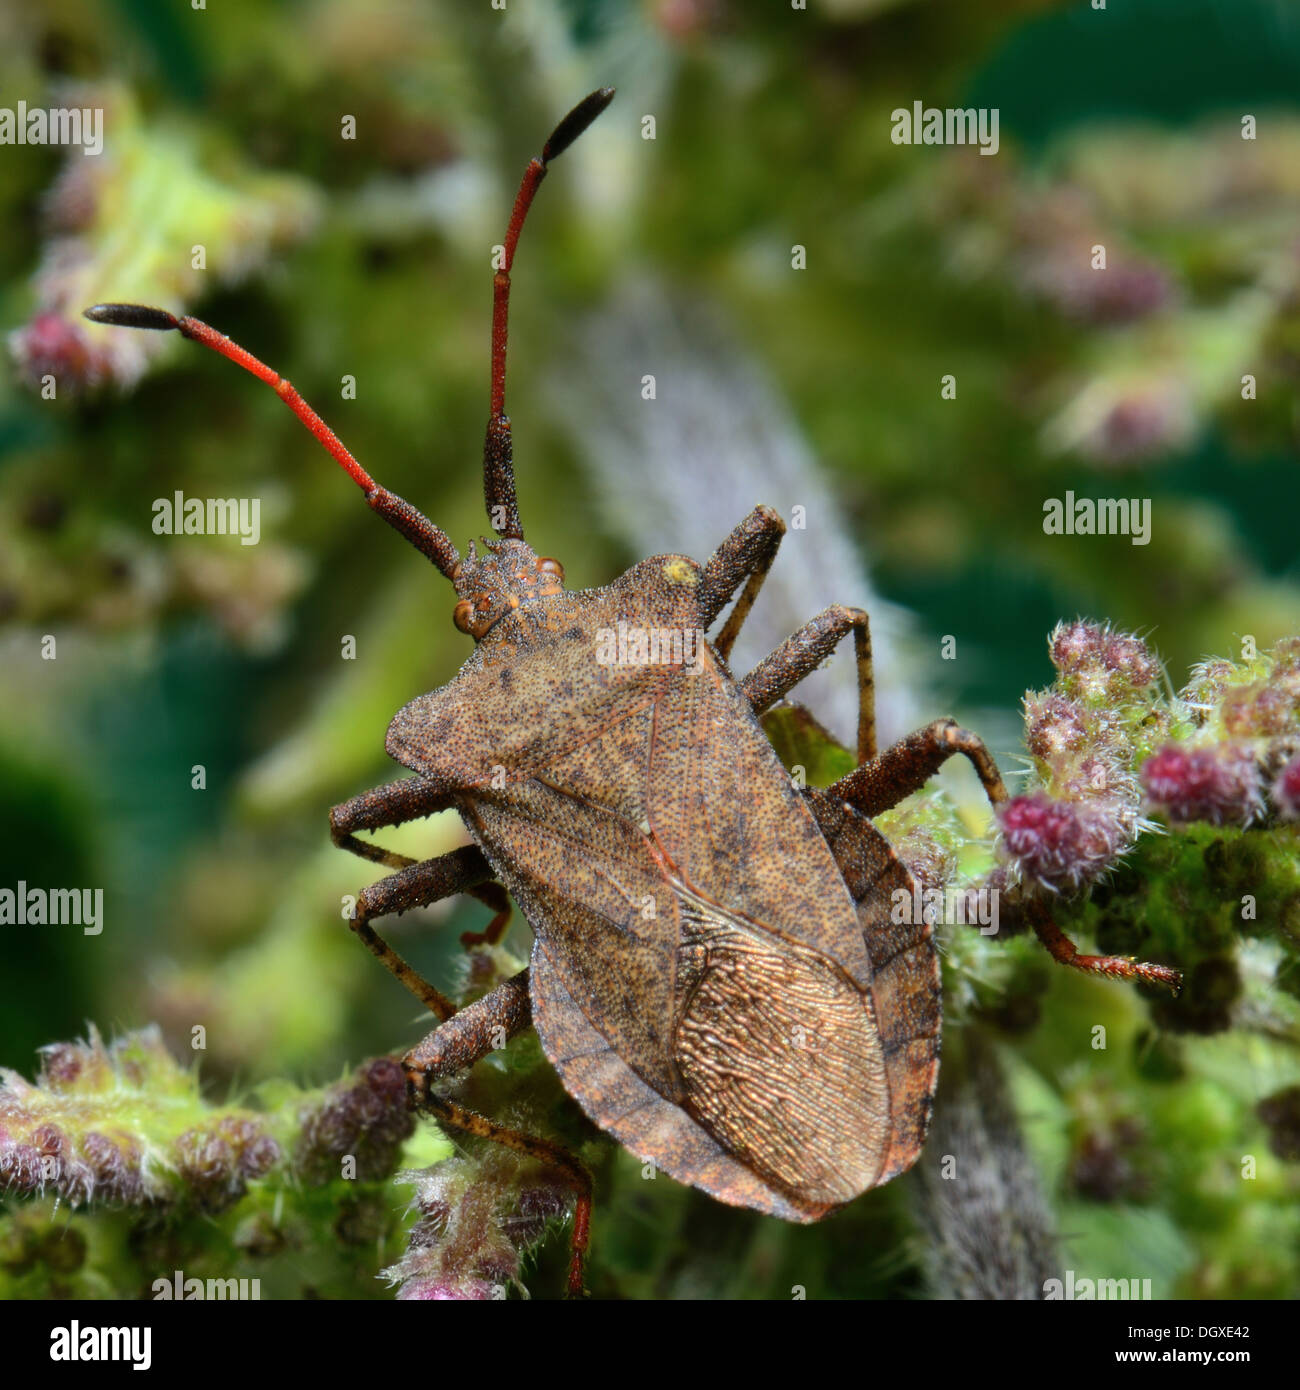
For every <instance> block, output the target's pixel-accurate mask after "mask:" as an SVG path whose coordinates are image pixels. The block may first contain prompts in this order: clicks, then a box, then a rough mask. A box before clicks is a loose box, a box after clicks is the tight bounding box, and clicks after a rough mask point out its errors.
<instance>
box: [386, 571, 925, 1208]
mask: <svg viewBox="0 0 1300 1390" xmlns="http://www.w3.org/2000/svg"><path fill="white" fill-rule="evenodd" d="M699 577H700V567H699V566H698V565H696V564H695V563H694V562H692V561H690V560H688V559H686V558H685V557H682V556H657V557H654V558H652V559H649V560H646V561H644V562H643V563H642V564H639V565H637V566H635V567H634V568H633V569H631V570H629V571H628V572H627V574H625V575H624V576H623V577H622V578H621V579H620V580H618V581H617V582H616V583H615V584H613V585H611V586H610V587H608V588H605V589H599V590H594V591H587V592H581V593H572V594H563V595H559V596H555V597H551V598H547V599H543V600H539V601H537V602H536V603H532V604H528V605H526V606H522V607H520V608H518V609H516V610H515V611H512V612H510V613H509V614H508V615H507V616H505V617H503V618H502V619H500V621H498V622H497V623H496V625H495V626H494V627H493V628H492V629H491V631H490V632H489V633H488V634H487V635H486V636H485V637H484V638H483V640H482V642H481V643H480V645H479V647H478V648H477V650H476V651H475V653H474V655H473V656H471V657H470V659H469V661H467V662H466V664H465V666H464V668H463V669H462V671H461V673H460V675H459V676H458V677H457V678H456V679H455V680H454V681H452V682H451V683H450V684H449V685H447V686H445V687H443V688H442V689H441V690H438V691H435V692H433V693H432V694H429V695H424V696H421V697H420V698H419V699H417V700H415V701H413V702H412V703H411V704H409V705H408V706H407V707H406V708H405V709H404V710H402V712H401V713H400V714H399V715H398V716H397V718H396V719H395V720H394V721H393V724H392V726H391V728H390V730H389V734H388V751H389V753H390V754H391V755H392V756H393V757H395V758H396V759H397V760H398V761H400V762H402V763H403V764H405V765H406V766H407V767H409V768H412V769H413V770H415V771H416V772H418V773H420V774H422V775H423V776H424V777H426V778H428V779H429V780H430V782H431V783H434V784H436V785H437V786H438V787H439V788H440V789H446V790H447V791H449V792H450V793H451V795H452V797H453V802H454V804H455V805H456V806H457V808H458V809H459V810H460V812H461V814H462V816H463V817H464V819H465V822H466V824H467V825H468V827H469V829H470V831H471V833H472V834H473V836H474V838H475V840H476V841H477V842H478V844H479V845H480V846H481V847H482V849H483V851H484V853H485V854H486V856H487V859H488V861H489V863H490V864H491V865H492V867H493V869H494V870H495V872H496V874H497V876H498V877H499V878H500V880H501V882H503V883H504V884H505V885H506V886H507V887H508V888H509V889H510V891H511V894H512V895H513V897H514V899H515V901H516V902H518V903H519V905H520V907H521V908H522V909H523V911H524V914H525V915H526V916H527V918H528V920H529V922H530V924H531V925H532V928H533V931H534V937H535V939H534V947H533V955H532V970H531V976H530V980H531V994H532V1010H533V1022H534V1024H535V1025H536V1027H537V1031H538V1035H539V1037H540V1039H541V1042H542V1045H543V1048H544V1049H545V1051H546V1054H547V1056H548V1057H549V1058H550V1060H551V1061H552V1063H553V1064H554V1065H555V1066H556V1068H557V1069H558V1071H559V1073H560V1075H561V1078H562V1079H563V1081H564V1084H565V1087H566V1089H567V1090H568V1091H569V1092H570V1093H571V1094H572V1095H573V1096H574V1097H575V1098H576V1099H577V1100H578V1101H579V1103H580V1104H581V1105H582V1107H583V1109H584V1110H585V1111H586V1112H587V1114H588V1115H589V1116H590V1117H591V1118H592V1120H594V1121H595V1122H596V1123H597V1124H598V1125H600V1126H601V1127H602V1128H603V1129H605V1130H607V1131H609V1132H610V1133H611V1134H613V1135H614V1137H615V1138H617V1139H618V1140H619V1141H620V1142H622V1143H623V1144H625V1145H627V1146H628V1147H629V1148H631V1149H632V1150H633V1151H634V1152H636V1153H638V1154H641V1155H643V1156H645V1157H649V1158H653V1159H654V1161H655V1162H656V1164H657V1165H658V1166H659V1167H661V1168H662V1169H663V1170H664V1171H665V1172H667V1173H669V1174H671V1175H672V1176H673V1177H676V1178H679V1179H681V1180H682V1181H684V1182H690V1183H694V1184H695V1185H696V1186H699V1187H702V1188H704V1189H705V1190H706V1191H708V1192H710V1193H712V1194H713V1195H714V1196H717V1197H720V1198H722V1199H724V1200H726V1201H730V1202H737V1203H742V1204H744V1205H746V1206H751V1207H755V1208H757V1209H759V1210H762V1211H767V1212H771V1213H773V1214H775V1215H778V1216H783V1217H786V1218H788V1219H794V1220H813V1219H816V1218H817V1217H820V1216H822V1215H824V1214H825V1212H826V1211H827V1210H828V1209H830V1208H831V1207H834V1206H838V1205H841V1204H842V1203H844V1202H847V1201H849V1200H851V1199H852V1198H853V1197H855V1196H857V1195H858V1194H859V1193H860V1192H862V1191H864V1190H865V1189H867V1188H869V1187H872V1186H874V1185H875V1184H876V1183H878V1182H880V1181H883V1180H884V1179H886V1178H888V1177H891V1176H893V1174H894V1173H896V1172H898V1171H899V1170H900V1169H902V1168H905V1167H907V1166H908V1165H909V1164H910V1163H911V1162H912V1160H913V1159H914V1158H915V1156H916V1153H917V1152H918V1151H919V1146H920V1141H921V1139H922V1137H923V1133H924V1124H925V1116H926V1113H927V1107H928V1101H929V1097H930V1094H931V1092H932V1089H933V1084H934V1077H935V1069H936V1068H935V1061H936V1052H937V1044H938V1024H939V1017H938V1004H937V1000H938V995H937V984H938V980H937V962H936V960H935V957H934V953H933V948H932V945H931V942H930V940H929V936H928V933H924V932H923V933H921V934H919V935H920V939H919V940H917V941H916V942H915V944H914V945H912V946H911V949H910V951H908V952H906V953H905V954H904V955H902V956H899V955H895V956H894V957H893V958H892V959H891V960H889V961H888V962H884V963H883V972H882V975H881V977H880V979H879V980H877V977H876V974H875V971H874V970H873V961H872V952H871V948H870V946H869V943H868V941H867V938H866V934H865V933H864V930H863V926H862V923H861V921H860V919H859V915H858V908H857V905H856V904H855V902H854V900H853V898H852V897H851V896H850V894H849V890H848V888H847V887H846V886H845V881H844V877H843V874H842V873H841V871H840V869H839V867H838V865H837V864H836V861H835V858H834V856H833V854H832V852H831V849H830V847H829V845H828V844H827V841H826V838H825V836H824V835H823V834H822V832H821V830H820V828H819V826H818V823H817V818H816V815H815V811H817V810H819V809H820V810H822V811H823V814H826V813H827V812H826V810H825V808H823V806H822V803H821V802H820V801H814V802H813V803H812V805H811V806H810V805H809V803H808V801H807V799H806V798H805V797H804V796H802V795H801V794H800V793H799V792H798V791H797V790H796V789H795V787H794V786H793V784H792V782H791V779H790V776H789V774H788V773H787V772H786V770H785V769H784V768H783V767H782V766H781V763H780V762H779V760H778V759H777V757H776V755H775V753H774V752H773V750H772V747H771V744H770V743H769V742H768V740H767V738H766V736H765V735H764V733H763V731H762V729H761V728H760V726H759V724H758V721H757V719H756V718H755V717H754V715H753V713H752V712H751V709H750V706H749V703H748V701H747V700H746V699H745V697H744V695H743V694H742V693H741V691H740V689H739V688H738V687H737V685H736V684H735V683H734V682H733V681H732V679H731V677H730V675H729V674H728V672H727V670H726V669H725V667H724V666H723V664H722V663H721V662H720V661H719V660H718V658H717V657H716V655H715V654H714V652H713V651H712V649H711V648H709V647H707V646H701V648H700V649H699V651H698V653H697V659H696V660H695V661H694V662H693V663H692V664H691V666H690V667H687V666H685V665H683V664H680V663H679V664H676V665H674V664H668V663H663V662H656V663H654V664H641V665H623V666H620V665H614V664H600V663H599V662H598V661H597V659H596V655H597V635H598V633H599V632H600V631H601V630H602V629H603V630H605V631H606V632H612V631H615V630H617V628H618V625H619V624H620V623H622V624H624V625H625V630H638V631H640V632H646V633H648V632H652V631H653V632H663V633H677V634H680V633H695V632H698V631H701V630H702V629H703V626H704V625H705V622H704V620H705V619H706V617H707V615H706V614H702V613H701V612H700V610H699V605H698V604H697V602H696V591H697V587H698V584H699ZM501 648H508V649H509V652H510V656H509V658H508V659H507V660H501V659H498V658H499V649H501ZM521 671H522V672H526V676H522V677H521V675H520V672H521ZM521 680H524V681H526V689H525V690H521V689H520V688H519V686H520V681H521ZM521 700H524V701H525V702H526V704H527V707H528V708H529V710H530V711H532V712H534V713H535V716H536V717H535V718H531V719H527V720H522V721H521V720H520V719H519V717H518V711H519V706H520V701H521ZM494 779H495V784H496V785H495V786H494ZM857 819H858V821H859V822H860V824H859V825H857V826H855V827H854V831H853V832H852V833H854V834H856V835H857V836H858V837H859V840H860V842H861V844H862V845H863V846H864V847H865V848H866V853H867V854H868V855H869V854H870V852H871V850H875V851H876V855H875V859H876V862H875V874H876V877H875V881H874V882H873V883H872V884H870V885H869V889H871V890H875V892H876V894H877V895H880V896H879V898H878V899H877V898H873V899H872V900H871V903H870V906H869V908H868V913H867V915H868V916H869V918H871V919H872V920H874V921H881V920H883V921H888V917H887V915H885V916H883V917H882V916H881V915H880V914H879V912H878V911H877V908H878V907H879V906H880V905H881V904H882V902H883V904H886V905H887V903H888V901H889V897H888V892H890V891H892V890H894V889H896V888H899V887H903V888H906V889H908V890H909V891H910V885H911V880H910V878H909V876H908V875H907V873H906V871H905V870H904V869H903V868H902V866H901V865H900V864H899V863H898V861H897V860H896V859H895V858H894V856H893V854H892V852H891V851H889V850H888V848H887V847H886V846H885V844H884V842H883V840H881V839H880V837H879V836H877V835H876V834H875V832H874V831H873V830H872V829H871V827H870V824H869V822H867V821H866V820H865V818H863V817H860V816H859V817H858V818H857ZM886 944H887V938H886V935H885V934H884V933H882V935H881V945H886ZM880 988H883V989H884V990H885V1003H886V1008H887V1011H888V1013H889V1015H890V1017H891V1020H892V1019H893V1018H895V1017H897V1016H898V1010H897V1009H896V1008H895V1007H894V1004H895V1001H896V998H897V997H898V996H899V994H900V992H901V994H902V995H903V996H905V997H906V996H912V995H917V996H919V998H920V999H921V1000H926V1001H932V1002H931V1003H928V1004H925V1005H923V1006H921V1007H918V1008H915V1009H913V1010H910V1011H907V1012H906V1021H905V1022H903V1023H902V1024H901V1026H900V1027H891V1028H890V1029H889V1031H888V1035H887V1036H882V1030H881V1025H880V1019H879V1017H878V1013H879V1011H878V1009H877V1005H876V1002H875V997H876V992H877V990H878V989H880Z"/></svg>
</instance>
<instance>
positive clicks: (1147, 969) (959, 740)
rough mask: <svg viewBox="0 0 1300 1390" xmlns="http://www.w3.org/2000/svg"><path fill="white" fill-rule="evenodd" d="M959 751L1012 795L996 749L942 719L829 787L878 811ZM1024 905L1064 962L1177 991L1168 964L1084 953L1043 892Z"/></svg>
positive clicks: (992, 789)
mask: <svg viewBox="0 0 1300 1390" xmlns="http://www.w3.org/2000/svg"><path fill="white" fill-rule="evenodd" d="M954 753H961V754H963V755H964V756H965V757H967V758H969V759H970V761H971V764H972V766H973V767H974V768H975V771H976V773H977V774H978V775H979V779H980V782H981V783H982V784H983V787H984V792H985V795H987V797H988V799H989V801H990V802H991V803H992V805H993V806H994V807H995V808H996V807H998V806H999V805H1001V804H1002V802H1004V801H1005V800H1006V799H1007V789H1006V787H1005V785H1004V784H1003V781H1002V776H1001V774H1000V773H999V772H998V768H997V764H996V763H995V762H994V761H993V755H992V754H991V753H990V752H989V750H988V748H987V746H986V745H985V743H984V740H983V739H981V738H980V737H979V736H978V735H976V734H973V733H971V732H970V730H969V729H963V728H962V727H961V725H959V724H958V723H957V722H956V720H953V719H937V720H935V722H934V723H933V724H927V725H926V726H925V728H924V729H918V730H917V731H916V732H915V733H914V734H909V735H908V736H907V737H906V738H904V739H900V740H899V742H898V743H896V744H894V745H893V747H892V748H886V749H885V751H884V752H883V753H881V754H880V756H879V757H877V758H873V759H872V760H871V761H870V762H868V763H864V764H863V765H862V766H861V767H859V768H857V769H855V770H854V771H853V772H851V773H849V775H848V776H847V777H842V778H841V779H840V780H839V781H838V782H836V783H835V785H834V786H832V787H831V788H830V789H829V790H830V791H831V792H832V794H834V795H836V796H839V797H841V798H842V799H843V800H845V801H847V802H849V804H850V805H852V806H855V807H856V808H857V809H858V810H859V811H861V812H862V813H863V814H864V815H866V816H878V815H879V814H880V813H881V812H882V811H887V810H889V809H890V808H891V807H893V806H897V805H898V803H899V802H900V801H901V800H902V799H903V798H904V797H906V796H910V795H911V793H912V792H915V791H919V790H920V789H921V788H922V787H923V786H924V785H925V784H926V783H927V782H928V781H929V780H930V778H931V777H933V776H934V774H935V773H936V772H937V771H938V770H939V768H940V767H941V766H942V765H943V764H944V763H945V762H946V761H947V760H948V759H949V758H950V757H952V756H953V754H954ZM1021 907H1022V908H1023V911H1024V913H1025V916H1026V918H1027V919H1028V921H1029V924H1030V925H1031V926H1032V927H1033V929H1034V932H1035V933H1036V935H1037V936H1038V939H1039V940H1040V941H1041V942H1042V943H1043V945H1044V946H1045V947H1046V948H1047V950H1048V952H1049V953H1050V954H1051V956H1052V959H1053V960H1055V961H1056V962H1058V964H1060V965H1068V966H1070V967H1071V968H1072V969H1074V970H1082V971H1083V972H1084V973H1085V974H1089V975H1106V976H1109V977H1110V978H1111V979H1119V980H1142V981H1143V982H1145V983H1146V984H1159V985H1164V986H1166V987H1167V988H1169V989H1172V990H1173V991H1174V992H1175V993H1177V992H1178V989H1179V988H1180V986H1181V984H1182V976H1181V975H1180V974H1179V972H1178V971H1177V970H1174V969H1172V968H1171V967H1170V966H1167V965H1156V964H1153V963H1150V962H1146V961H1135V960H1131V959H1129V958H1128V957H1127V956H1088V955H1083V954H1082V953H1081V952H1080V951H1079V948H1078V947H1077V946H1076V945H1075V944H1074V942H1073V941H1071V940H1070V938H1069V937H1068V936H1067V935H1066V934H1065V932H1063V931H1062V930H1061V928H1060V927H1058V926H1057V924H1056V922H1055V921H1054V920H1053V918H1052V913H1051V910H1050V908H1049V907H1048V905H1047V900H1046V899H1045V898H1044V897H1043V896H1042V895H1041V893H1034V892H1029V893H1026V894H1025V895H1024V896H1023V898H1022V900H1021Z"/></svg>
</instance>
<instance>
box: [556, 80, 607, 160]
mask: <svg viewBox="0 0 1300 1390" xmlns="http://www.w3.org/2000/svg"><path fill="white" fill-rule="evenodd" d="M613 100H614V88H613V87H601V88H600V89H599V90H597V91H594V92H592V93H591V95H590V96H585V97H583V99H582V100H581V101H580V102H579V103H578V104H577V106H575V107H574V108H573V110H572V111H570V112H569V114H568V115H567V116H565V118H564V119H563V120H562V121H561V122H560V123H559V125H557V126H556V127H555V129H554V130H553V131H552V132H551V138H550V139H549V140H548V141H547V142H546V144H545V145H544V146H543V147H542V163H543V164H546V163H548V162H549V161H550V160H552V159H554V158H555V157H556V155H561V154H563V153H564V152H565V150H567V149H568V148H569V146H570V145H571V144H573V142H574V141H575V140H576V139H577V138H578V136H579V135H581V134H582V132H583V131H584V130H586V128H587V127H588V126H589V125H590V124H591V123H592V121H594V120H595V119H596V117H597V116H599V115H600V113H601V112H602V111H603V110H604V109H605V108H606V107H607V106H608V105H609V104H610V102H611V101H613Z"/></svg>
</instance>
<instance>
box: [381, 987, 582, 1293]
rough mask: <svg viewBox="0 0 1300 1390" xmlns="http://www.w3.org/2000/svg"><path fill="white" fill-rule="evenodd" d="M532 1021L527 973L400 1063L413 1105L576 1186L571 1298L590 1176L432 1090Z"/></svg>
mask: <svg viewBox="0 0 1300 1390" xmlns="http://www.w3.org/2000/svg"><path fill="white" fill-rule="evenodd" d="M531 1021H532V1007H531V1003H530V1000H529V992H528V971H527V970H523V971H521V972H520V973H519V974H518V975H515V976H514V977H513V978H511V979H509V980H506V981H505V982H504V983H502V984H500V985H498V986H497V987H496V989H494V990H492V991H491V992H490V993H488V994H485V995H484V996H483V998H482V999H479V1000H476V1001H475V1002H474V1003H473V1004H467V1005H466V1006H465V1008H463V1009H462V1010H461V1011H460V1012H459V1013H458V1014H457V1015H456V1016H455V1018H453V1019H450V1020H449V1021H447V1022H445V1023H443V1024H442V1025H441V1026H440V1027H438V1028H435V1029H434V1030H433V1032H432V1033H430V1034H429V1035H428V1036H427V1037H426V1038H425V1039H424V1040H423V1041H422V1042H421V1043H419V1044H418V1046H416V1047H414V1048H412V1049H411V1051H410V1052H409V1053H407V1055H406V1057H405V1058H404V1059H403V1063H402V1065H403V1067H404V1068H405V1071H406V1084H407V1089H408V1092H409V1094H410V1096H411V1100H412V1104H413V1105H415V1106H416V1107H418V1108H419V1109H422V1110H425V1111H427V1112H428V1113H429V1114H430V1115H432V1116H433V1117H434V1119H436V1120H437V1121H438V1123H439V1124H441V1125H444V1126H446V1127H448V1128H450V1129H458V1130H461V1131H463V1132H464V1133H466V1134H473V1135H476V1136H477V1137H478V1138H480V1139H489V1140H491V1141H492V1142H493V1143H496V1144H503V1145H504V1146H505V1147H506V1148H508V1149H513V1150H514V1151H515V1152H516V1153H521V1154H524V1155H525V1156H526V1157H528V1158H532V1159H536V1160H537V1161H538V1162H539V1163H544V1164H546V1165H547V1167H549V1168H552V1169H554V1170H555V1171H556V1172H558V1173H559V1174H561V1175H562V1176H563V1177H564V1179H565V1181H566V1182H567V1183H568V1184H569V1185H570V1186H571V1187H572V1188H573V1190H574V1193H575V1203H574V1209H573V1231H572V1235H571V1237H570V1244H569V1294H570V1296H571V1297H581V1296H582V1293H583V1283H582V1270H583V1263H584V1261H585V1258H586V1253H587V1245H588V1241H589V1237H590V1230H591V1198H592V1184H591V1175H590V1173H588V1172H587V1170H586V1168H585V1167H584V1166H583V1164H582V1163H581V1162H580V1161H579V1160H578V1159H577V1158H576V1157H575V1156H574V1155H573V1154H571V1153H570V1152H569V1151H568V1150H567V1149H565V1148H563V1147H562V1146H561V1145H559V1144H555V1143H552V1142H551V1141H550V1140H549V1139H539V1138H537V1137H536V1136H534V1135H531V1134H525V1133H523V1132H522V1131H520V1130H517V1129H510V1128H508V1127H507V1126H505V1125H501V1124H498V1123H497V1122H496V1121H495V1120H489V1119H488V1118H487V1116H486V1115H480V1114H479V1113H478V1112H477V1111H476V1110H469V1109H467V1108H466V1107H465V1106H463V1105H460V1104H458V1103H457V1102H456V1101H453V1100H448V1099H446V1098H445V1097H443V1096H440V1095H438V1094H436V1093H435V1092H434V1090H433V1083H434V1082H435V1081H437V1080H439V1079H440V1078H442V1077H446V1076H450V1075H452V1074H453V1073H455V1072H458V1071H463V1070H464V1069H465V1068H467V1067H470V1066H472V1065H473V1064H474V1063H475V1062H477V1061H478V1060H479V1059H480V1058H482V1057H486V1056H487V1055H488V1053H489V1052H492V1051H494V1050H495V1049H497V1048H500V1047H504V1046H505V1043H506V1041H507V1040H508V1039H510V1038H512V1037H514V1035H515V1034H516V1033H519V1032H522V1030H523V1029H525V1028H526V1027H528V1025H529V1023H530V1022H531Z"/></svg>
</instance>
